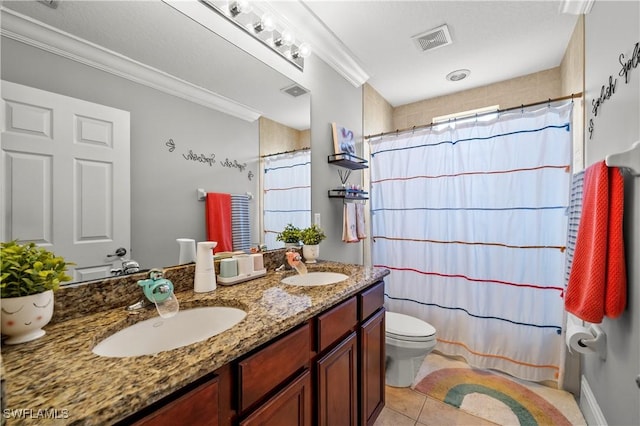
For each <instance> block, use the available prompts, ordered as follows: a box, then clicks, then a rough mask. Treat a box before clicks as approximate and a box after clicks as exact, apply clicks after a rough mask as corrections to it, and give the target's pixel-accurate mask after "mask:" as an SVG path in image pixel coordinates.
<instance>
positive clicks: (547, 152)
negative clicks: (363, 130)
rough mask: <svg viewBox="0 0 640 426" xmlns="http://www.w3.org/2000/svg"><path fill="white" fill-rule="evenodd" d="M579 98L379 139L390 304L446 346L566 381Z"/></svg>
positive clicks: (378, 230) (378, 195) (374, 171)
mask: <svg viewBox="0 0 640 426" xmlns="http://www.w3.org/2000/svg"><path fill="white" fill-rule="evenodd" d="M571 109H572V103H565V104H563V105H558V104H552V103H550V104H549V105H547V104H545V105H544V106H542V107H541V106H538V107H536V108H535V109H530V110H527V109H522V110H520V109H519V110H517V112H510V113H506V112H503V113H500V114H499V116H497V117H495V116H494V117H493V118H492V119H490V120H488V121H482V120H480V119H479V118H477V117H476V118H472V119H469V120H462V121H457V122H452V123H446V124H442V125H438V126H433V127H431V128H430V129H427V130H423V131H421V132H418V131H415V132H413V133H412V132H408V133H399V134H397V135H396V134H393V135H389V136H384V137H381V138H377V139H371V140H370V145H371V146H370V148H371V212H372V218H371V224H372V236H373V241H374V243H373V248H372V259H373V263H374V264H375V265H376V266H380V267H385V268H388V269H390V270H391V275H390V276H389V277H388V278H387V280H386V287H385V305H386V307H387V309H388V310H390V311H394V312H400V313H405V314H408V315H412V316H415V317H418V318H420V319H423V320H424V321H427V322H429V323H430V324H432V325H433V326H434V327H435V328H436V330H437V339H438V343H437V346H436V349H437V350H439V351H441V352H443V353H445V354H449V355H459V356H462V357H464V358H465V359H466V360H467V362H469V364H471V365H473V366H477V367H481V368H492V369H497V370H502V371H504V372H507V373H509V374H511V375H513V376H516V377H520V378H523V379H526V380H533V381H542V380H554V381H555V380H558V374H559V371H560V362H561V352H562V350H563V349H562V348H563V345H564V341H563V338H562V320H563V300H562V298H563V293H564V262H565V253H564V252H565V244H566V234H567V232H566V228H567V216H566V209H567V205H568V199H569V188H570V180H571V173H570V164H571V131H570V122H571V120H570V118H571Z"/></svg>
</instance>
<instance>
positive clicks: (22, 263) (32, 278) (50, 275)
mask: <svg viewBox="0 0 640 426" xmlns="http://www.w3.org/2000/svg"><path fill="white" fill-rule="evenodd" d="M0 261H1V262H2V269H1V272H0V298H2V315H1V317H0V320H1V321H2V323H1V325H2V328H1V329H2V334H4V335H7V336H9V338H8V339H7V340H6V341H5V343H7V344H17V343H23V342H28V341H31V340H34V339H37V338H39V337H42V336H44V334H45V331H44V330H42V327H44V326H45V325H47V324H48V323H49V321H50V320H51V317H52V316H53V292H54V291H55V290H57V289H58V287H59V286H60V283H62V282H65V281H71V277H70V276H69V275H67V274H66V272H65V271H66V269H67V266H68V265H73V263H71V262H66V261H65V260H64V258H62V257H59V256H56V255H55V254H53V253H52V252H50V251H48V250H47V249H45V248H42V247H38V246H37V245H36V244H35V243H32V242H31V243H24V244H19V243H18V242H17V241H15V240H14V241H9V242H3V243H2V249H1V255H0Z"/></svg>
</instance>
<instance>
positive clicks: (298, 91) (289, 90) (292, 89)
mask: <svg viewBox="0 0 640 426" xmlns="http://www.w3.org/2000/svg"><path fill="white" fill-rule="evenodd" d="M281 90H282V91H283V92H284V93H286V94H288V95H291V96H293V97H294V98H297V97H298V96H302V95H304V94H305V93H308V92H309V91H308V90H307V89H305V88H304V87H302V86H299V85H297V84H293V85H291V86H288V87H285V88H284V89H281Z"/></svg>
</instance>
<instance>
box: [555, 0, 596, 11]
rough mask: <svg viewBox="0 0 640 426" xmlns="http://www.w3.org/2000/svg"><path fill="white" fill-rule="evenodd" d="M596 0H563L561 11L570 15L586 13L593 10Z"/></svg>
mask: <svg viewBox="0 0 640 426" xmlns="http://www.w3.org/2000/svg"><path fill="white" fill-rule="evenodd" d="M594 1H595V0H562V1H561V2H560V13H566V14H569V15H586V14H588V13H589V12H591V8H592V7H593V2H594Z"/></svg>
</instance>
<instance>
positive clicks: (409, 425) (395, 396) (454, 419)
mask: <svg viewBox="0 0 640 426" xmlns="http://www.w3.org/2000/svg"><path fill="white" fill-rule="evenodd" d="M385 397H386V404H385V407H384V408H383V410H382V412H381V413H380V416H378V420H376V422H375V423H374V426H421V425H426V426H463V425H464V426H495V423H492V422H490V421H487V420H484V419H481V418H480V417H476V416H474V415H471V414H468V413H466V412H464V411H462V410H458V409H457V408H455V407H452V406H450V405H448V404H445V403H444V402H441V401H438V400H436V399H433V398H430V397H428V396H426V395H423V394H421V393H420V392H416V391H414V390H412V389H411V388H394V387H392V386H387V387H386V395H385Z"/></svg>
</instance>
